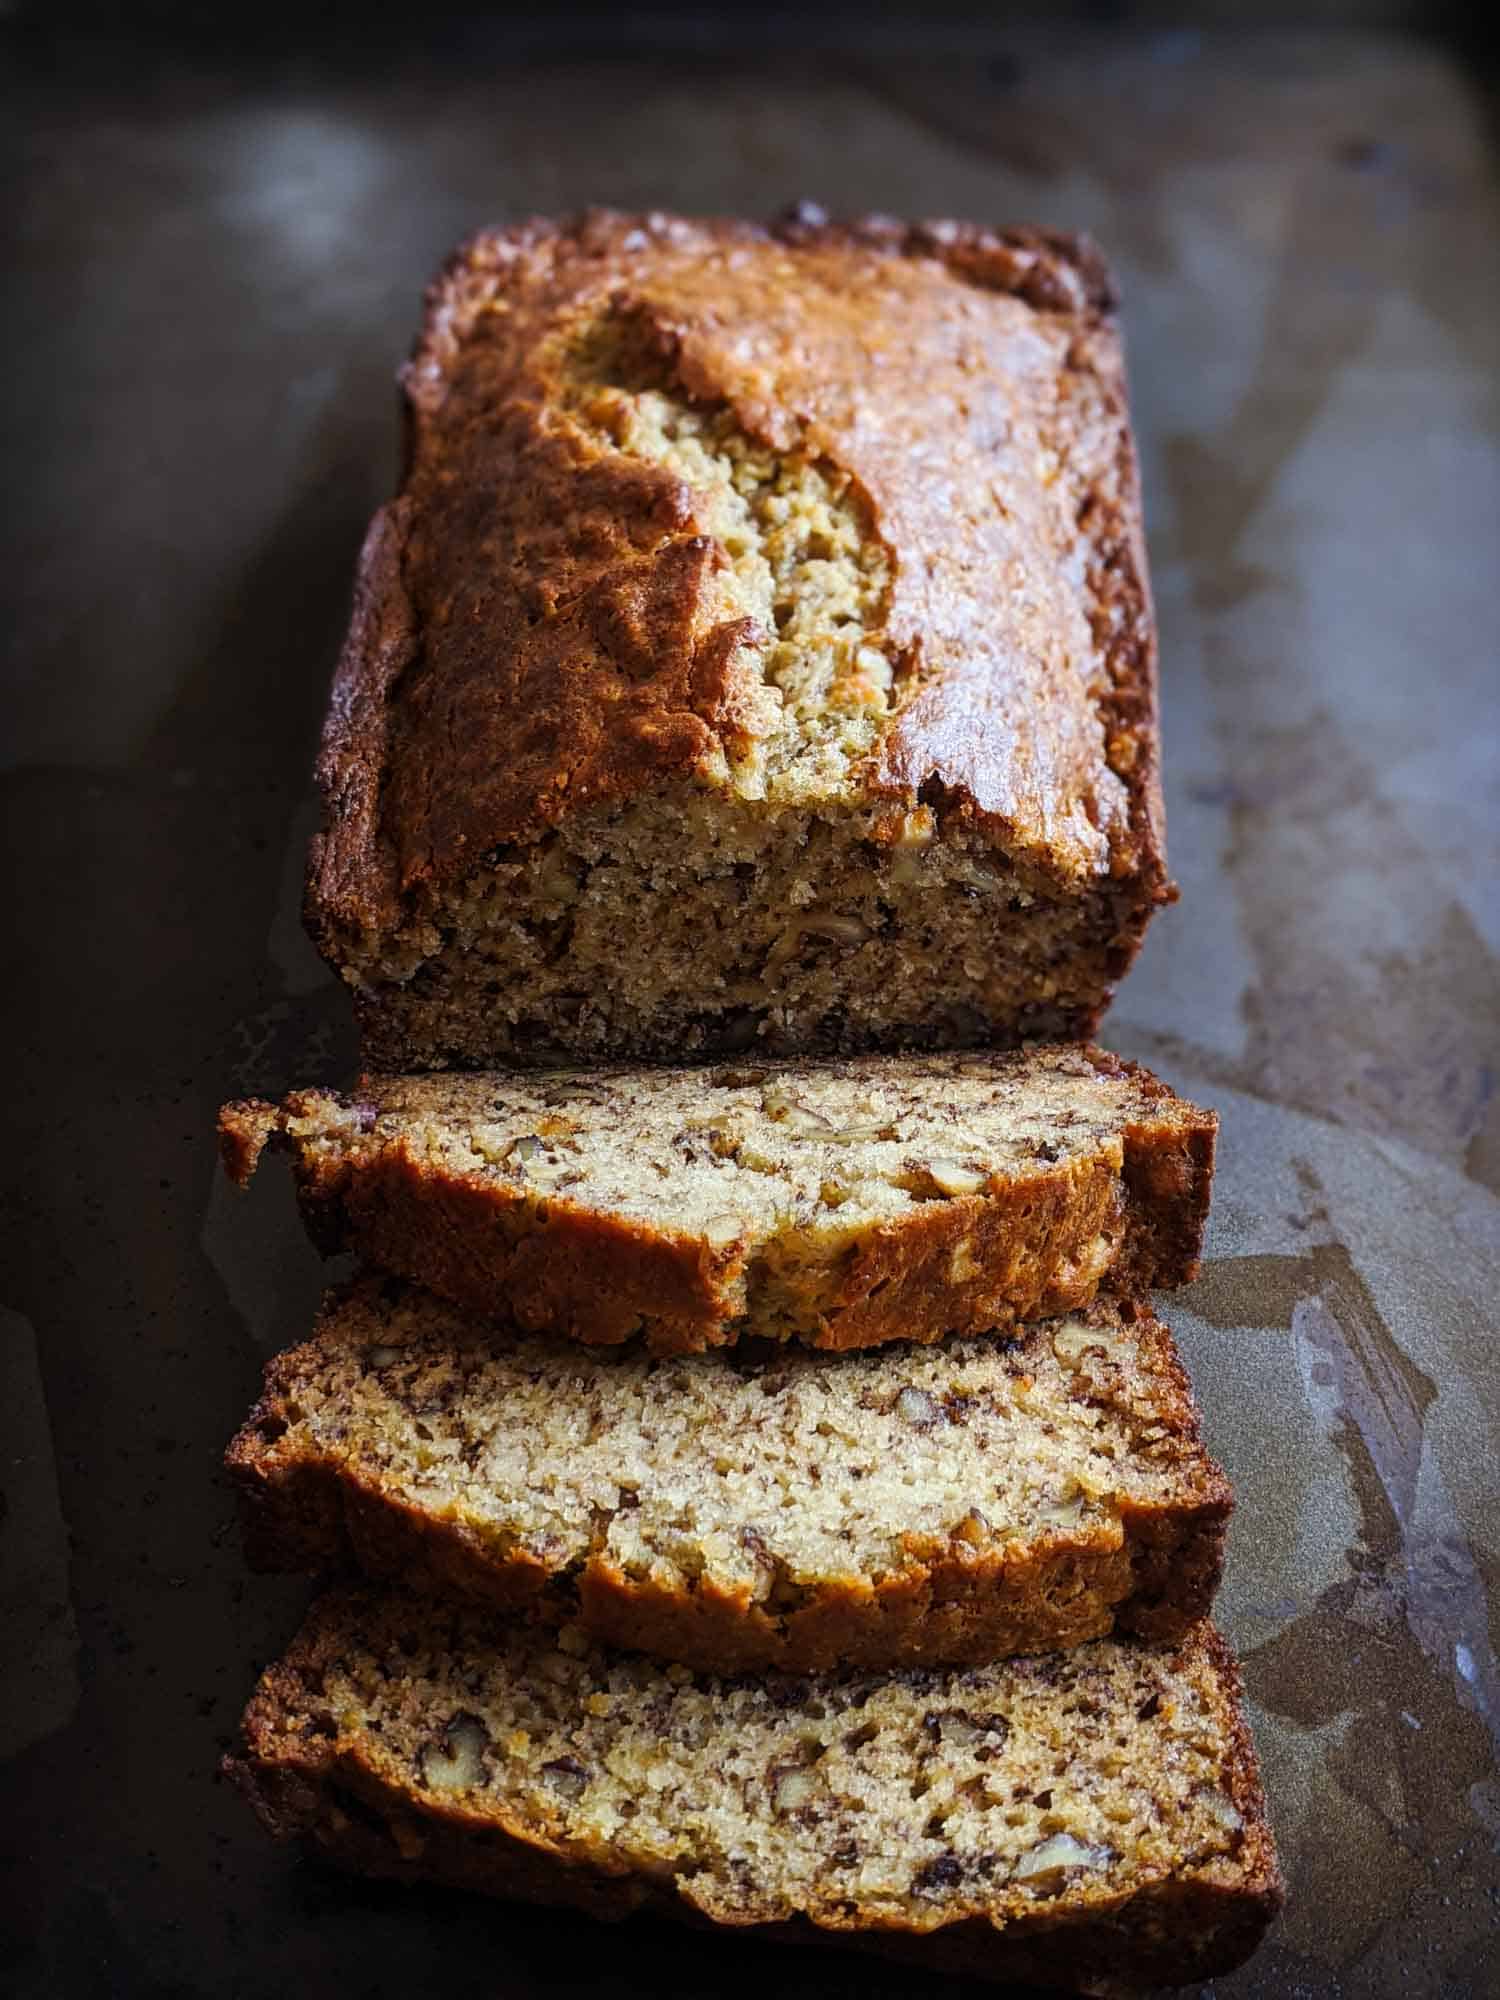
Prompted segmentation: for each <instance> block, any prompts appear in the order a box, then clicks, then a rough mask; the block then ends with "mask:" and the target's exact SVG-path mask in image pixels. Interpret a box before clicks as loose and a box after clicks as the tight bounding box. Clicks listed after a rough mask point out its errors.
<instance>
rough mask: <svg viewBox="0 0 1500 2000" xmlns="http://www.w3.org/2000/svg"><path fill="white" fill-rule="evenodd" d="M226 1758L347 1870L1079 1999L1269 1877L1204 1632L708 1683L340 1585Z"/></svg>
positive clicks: (1243, 1734) (1191, 1969)
mask: <svg viewBox="0 0 1500 2000" xmlns="http://www.w3.org/2000/svg"><path fill="white" fill-rule="evenodd" d="M228 1769H229V1771H230V1773H231V1775H232V1776H233V1777H234V1778H235V1779H236V1781H237V1782H238V1783H239V1784H240V1785H241V1786H242V1787H243V1789H244V1790H245V1792H246V1793H247V1794H248V1796H249V1798H250V1799H251V1801H252V1803H253V1804H254V1806H255V1808H256V1810H257V1812H258V1813H259V1815H260V1817H261V1819H262V1820H263V1821H264V1823H265V1824H266V1825H267V1827H268V1828H269V1829H270V1830H271V1831H272V1832H273V1833H275V1834H277V1835H280V1836H295V1835H300V1836H303V1837H305V1838H307V1839H309V1840H310V1841H311V1842H312V1843H313V1845H314V1846H315V1847H316V1848H317V1849H319V1850H321V1851H322V1852H323V1853H324V1854H326V1855H328V1856H329V1857H330V1858H332V1859H334V1860H337V1861H340V1862H343V1863H345V1864H346V1865H350V1866H353V1867H356V1868H359V1869H361V1870H362V1871H365V1872H367V1873H371V1874H376V1875H386V1876H392V1877H396V1878H398V1879H405V1880H417V1879H426V1880H434V1881H440V1882H447V1883H453V1884H456V1885H459V1886H462V1887H466V1888H473V1889H480V1890H485V1891H488V1892H489V1893H491V1894H495V1895H501V1896H514V1897H523V1898H526V1899H529V1900H533V1901H539V1902H546V1903H562V1904H568V1905H572V1906H575V1907H578V1908H582V1909H585V1910H589V1911H591V1912H593V1913H594V1914H596V1915H600V1916H604V1917H621V1916H625V1915H627V1914H629V1913H630V1912H631V1911H634V1910H638V1909H648V1910H655V1911H659V1912H662V1913H666V1914H675V1915H679V1916H683V1917H686V1918H688V1919H690V1920H694V1921H697V1922H700V1923H701V1922H708V1923H712V1924H722V1925H727V1926H732V1927H733V1928H734V1929H735V1931H736V1933H737V1934H739V1935H744V1934H745V1933H746V1932H747V1931H761V1932H762V1933H764V1934H768V1935H771V1936H791V1937H796V1936H799V1935H800V1936H813V1935H823V1936H826V1937H828V1938H830V1939H831V1940H834V1941H839V1942H844V1943H850V1944H858V1943H861V1942H863V1943H865V1944H866V1945H867V1946H874V1947H877V1948H881V1949H886V1950H894V1951H896V1952H898V1953H900V1954H902V1955H909V1956H910V1957H911V1958H912V1959H914V1960H915V1961H918V1962H920V1963H924V1964H926V1965H929V1966H931V1967H933V1968H934V1969H936V1968H940V1967H945V1968H952V1969H955V1970H965V1971H969V1972H972V1973H977V1974H980V1975H983V1976H987V1977H989V1978H993V1979H1026V1980H1031V1981H1034V1982H1036V1983H1039V1984H1042V1985H1046V1986H1052V1987H1063V1988H1066V1989H1069V1990H1072V1991H1081V1992H1087V1993H1096V1994H1115V1993H1125V1992H1130V1991H1133V1990H1135V1989H1137V1988H1139V1987H1141V1986H1151V1985H1159V1984H1174V1983H1186V1982H1188V1981H1194V1980H1201V1979H1205V1978H1209V1977H1211V1976H1213V1975H1214V1974H1217V1973H1221V1972H1225V1971H1228V1970H1229V1969H1230V1968H1231V1967H1232V1966H1234V1965H1236V1964H1238V1963H1239V1962H1240V1960H1242V1959H1243V1958H1244V1957H1245V1956H1246V1955H1247V1954H1248V1953H1249V1952H1250V1951H1251V1950H1252V1949H1253V1948H1254V1946H1255V1944H1256V1943H1257V1942H1258V1941H1259V1938H1260V1936H1261V1934H1262V1932H1263V1931H1264V1929H1265V1927H1266V1924H1267V1923H1268V1921H1269V1920H1270V1918H1271V1916H1272V1915H1273V1914H1274V1911H1275V1909H1276V1907H1277V1906H1278V1903H1279V1901H1280V1894H1281V1889H1280V1880H1279V1875H1278V1871H1277V1864H1276V1857H1275V1851H1274V1848H1273V1846H1272V1842H1271V1836H1270V1832H1269V1829H1268V1827H1267V1825H1266V1820H1265V1811H1264V1801H1263V1798H1262V1795H1261V1790H1260V1782H1259V1777H1258V1774H1257V1771H1256V1765H1255V1756H1254V1751H1253V1748H1252V1746H1251V1742H1250V1737H1249V1734H1248V1731H1247V1730H1246V1728H1245V1724H1244V1720H1243V1717H1242V1715H1241V1712H1240V1706H1239V1684H1238V1677H1237V1674H1236V1671H1235V1668H1234V1665H1233V1662H1232V1661H1231V1659H1230V1657H1229V1655H1228V1653H1227V1651H1226V1649H1225V1647H1224V1645H1223V1642H1222V1640H1220V1638H1219V1637H1218V1635H1217V1634H1216V1633H1215V1632H1214V1631H1213V1630H1212V1628H1211V1627H1210V1626H1208V1625H1199V1626H1197V1627H1195V1628H1194V1629H1193V1631H1192V1632H1191V1633H1189V1634H1188V1636H1187V1637H1186V1638H1185V1639H1184V1640H1183V1642H1182V1643H1181V1645H1180V1646H1179V1647H1177V1648H1176V1649H1173V1650H1160V1649H1152V1648H1147V1647H1143V1646H1139V1645H1133V1644H1128V1643H1121V1642H1117V1641H1109V1640H1101V1641H1096V1642H1095V1643H1094V1644H1092V1645H1090V1646H1085V1647H1082V1648H1079V1649H1078V1650H1076V1651H1074V1652H1071V1653H1063V1654H1054V1655H1051V1656H1048V1657H1045V1658H1040V1659H1027V1660H1015V1661H1008V1662H1004V1663H1002V1664H1000V1665H996V1666H988V1667H978V1668H969V1669H964V1670H954V1671H948V1672H935V1671H914V1672H908V1673H902V1674H898V1675H893V1676H889V1677H879V1676H860V1675H847V1674H845V1675H839V1676H814V1677H811V1678H794V1677H773V1678H772V1679H771V1680H769V1681H750V1680H743V1679H729V1680H724V1679H719V1680H714V1679H708V1678H700V1677H697V1676H694V1675H693V1674H691V1673H689V1672H688V1671H687V1670H686V1669H684V1668H680V1667H678V1668H662V1667H659V1666H654V1665H652V1664H650V1663H649V1662H646V1661H643V1660H640V1659H634V1658H629V1657H626V1656H623V1655H619V1654H610V1653H604V1652H600V1651H599V1650H597V1649H595V1648H593V1647H591V1646H590V1645H589V1644H588V1643H587V1641H586V1640H584V1639H582V1638H581V1637H579V1636H578V1635H576V1634H574V1633H564V1634H563V1635H562V1636H561V1639H560V1641H554V1640H553V1639H552V1638H551V1637H549V1636H547V1635H544V1634H538V1633H535V1632H530V1631H527V1630H524V1629H518V1628H516V1627H514V1626H497V1625H495V1624H494V1623H493V1622H491V1621H488V1620H486V1619H484V1618H482V1617H480V1616H479V1615H477V1614H473V1613H470V1612H467V1611H464V1610H461V1609H457V1608H445V1607H440V1606H436V1605H433V1604H431V1603H428V1602H423V1601H418V1600H411V1599H403V1598H398V1597H391V1598H381V1597H378V1596H376V1595H374V1594H371V1593H366V1592H360V1591H356V1592H351V1593H347V1594H340V1595H337V1596H333V1597H330V1598H327V1599H325V1600H324V1601H323V1602H322V1603H321V1604H320V1605H319V1606H317V1607H315V1608H314V1611H313V1613H312V1615H311V1617H310V1618H309V1620H308V1623H307V1625H306V1626H305V1627H304V1629H303V1631H302V1633H301V1634H300V1636H299V1637H298V1639H297V1641H296V1642H295V1644H294V1645H293V1647H292V1649H291V1651H290V1653H289V1654H288V1655H287V1657H286V1658H285V1660H283V1661H282V1662H281V1663H280V1664H279V1665H277V1666H273V1667H272V1668H270V1669H269V1671H268V1672H267V1673H266V1674H265V1676H264V1677H263V1679H262V1681H261V1683H260V1687H259V1689H258V1691H257V1693H256V1695H255V1696H254V1698H253V1699H252V1701H251V1703H250V1706H249V1708H248V1710H247V1712H246V1716H245V1723H244V1752H243V1755H242V1756H241V1757H239V1758H237V1759H233V1760H231V1761H230V1763H229V1765H228Z"/></svg>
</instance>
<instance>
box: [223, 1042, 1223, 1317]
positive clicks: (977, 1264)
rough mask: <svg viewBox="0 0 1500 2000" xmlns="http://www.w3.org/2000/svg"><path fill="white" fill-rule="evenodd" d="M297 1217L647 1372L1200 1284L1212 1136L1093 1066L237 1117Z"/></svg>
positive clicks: (507, 1085) (708, 1077) (230, 1148)
mask: <svg viewBox="0 0 1500 2000" xmlns="http://www.w3.org/2000/svg"><path fill="white" fill-rule="evenodd" d="M220 1127H221V1135H222V1140H223V1148H224V1157H225V1161H226V1164H227V1165H228V1168H229V1171H230V1172H231V1174H232V1175H233V1176H234V1177H235V1178H236V1179H237V1180H240V1181H242V1182H243V1181H244V1180H246V1179H247V1178H248V1177H249V1175H250V1174H251V1173H252V1172H253V1171H254V1167H255V1164H256V1161H257V1159H258V1158H259V1156H260V1152H261V1148H262V1146H263V1145H264V1143H265V1141H266V1139H267V1138H268V1137H269V1136H272V1135H274V1136H275V1137H276V1138H277V1139H278V1140H279V1141H280V1142H281V1143H283V1144H285V1145H287V1146H289V1147H290V1148H291V1150H292V1153H293V1157H294V1164H295V1171H296V1177H297V1183H298V1188H299V1192H300V1196H301V1202H302V1207H303V1212H304V1214H305V1216H306V1217H307V1219H308V1221H309V1224H310V1226H311V1228H312V1230H313V1233H314V1235H315V1236H316V1237H317V1239H318V1240H319V1241H320V1242H322V1243H323V1244H324V1246H325V1247H327V1248H330V1249H337V1248H344V1247H350V1248H353V1249H356V1250H358V1251H360V1252H361V1253H362V1254H363V1255H364V1256H366V1257H368V1258H369V1259H370V1260H371V1261H372V1262H374V1263H376V1264H378V1265H380V1266H381V1267H383V1268H384V1269H387V1270H394V1271H399V1272H400V1273H402V1274H403V1275H405V1276H407V1277H412V1278H416V1279H418V1280H419V1281H420V1282H421V1283H423V1284H426V1285H429V1286H431V1287H432V1289H433V1290H435V1291H438V1292H441V1293H442V1294H443V1295H444V1296H445V1297H448V1298H451V1299H455V1300H458V1301H460V1302H462V1303H465V1304H468V1305H472V1306H476V1307H478V1308H479V1309H480V1310H481V1311H501V1310H503V1311H505V1312H507V1313H509V1314H511V1315H512V1316H514V1317H515V1318H516V1319H518V1320H519V1321H520V1323H521V1324H522V1325H525V1326H530V1327H536V1328H548V1329H551V1330H554V1331H557V1332H561V1333H567V1334H571V1335H572V1336H574V1337H575V1338H576V1339H580V1340H586V1341H591V1342H613V1341H620V1340H624V1339H627V1338H629V1337H630V1336H631V1335H634V1334H637V1333H641V1334H643V1335H644V1337H645V1339H646V1341H647V1342H648V1344H649V1345H650V1346H651V1347H652V1348H653V1349H655V1350H656V1351H657V1352H667V1351H673V1350H678V1351H686V1350H692V1349H697V1348H703V1347H711V1346H718V1345H722V1344H725V1343H731V1342H734V1341H736V1340H739V1339H740V1338H742V1337H744V1336H747V1335H764V1336H767V1337H769V1338H772V1339H785V1338H786V1337H788V1336H795V1337H796V1338H798V1339H800V1340H803V1341H807V1342H810V1343H811V1344H813V1345H814V1346H819V1347H866V1346H873V1345H875V1344H877V1343H879V1342H881V1341H885V1340H893V1339H903V1340H933V1339H936V1338H938V1337H939V1336H941V1335H943V1334H945V1333H948V1332H965V1333H972V1332H983V1331H987V1330H989V1329H991V1328H994V1327H1003V1326H1007V1325H1009V1324H1011V1323H1012V1322H1013V1321H1015V1320H1016V1319H1018V1318H1021V1319H1026V1318H1035V1317H1039V1316H1043V1315H1046V1314H1049V1313H1059V1312H1068V1311H1072V1310H1074V1309H1075V1308H1077V1307H1079V1306H1082V1305H1085V1304H1087V1302H1088V1301H1089V1299H1091V1298H1092V1297H1093V1296H1094V1294H1095V1292H1096V1291H1098V1290H1099V1289H1100V1288H1101V1287H1102V1288H1104V1289H1106V1290H1108V1291H1111V1292H1120V1293H1124V1294H1126V1295H1130V1294H1139V1293H1141V1292H1143V1291H1145V1290H1146V1289H1148V1288H1149V1287H1152V1286H1170V1285H1177V1284H1181V1283H1183V1282H1184V1281H1185V1280H1186V1279H1188V1278H1191V1277H1192V1276H1193V1274H1194V1272H1195V1270H1196V1269H1197V1258H1198V1248H1199V1243H1200V1241H1201V1238H1202V1233H1203V1224H1204V1218H1205V1215H1206V1213H1207V1209H1208V1197H1209V1186H1210V1182H1211V1179H1212V1175H1213V1152H1214V1134H1215V1130H1216V1120H1215V1118H1214V1115H1213V1113H1212V1112H1208V1111H1200V1110H1199V1109H1198V1108H1197V1107H1196V1106H1194V1105H1191V1104H1186V1103H1184V1102H1183V1101H1182V1099H1180V1098H1177V1097H1174V1096H1173V1095H1172V1093H1171V1092H1170V1091H1169V1090H1168V1089H1167V1088H1166V1087H1165V1085H1163V1084H1161V1083H1158V1082H1157V1080H1156V1079H1155V1078H1154V1077H1153V1076H1151V1075H1150V1074H1148V1072H1146V1071H1145V1070H1142V1069H1139V1068H1137V1067H1136V1066H1135V1065H1133V1064H1131V1063H1126V1062H1122V1061H1120V1060H1119V1058H1118V1057H1115V1056H1111V1055H1108V1054H1106V1053H1105V1052H1104V1051H1103V1050H1098V1049H1088V1048H1043V1049H1036V1050H1032V1051H1030V1052H1028V1053H1026V1054H1021V1055H1011V1056H993V1055H981V1054H965V1055H958V1056H955V1055H943V1056H927V1057H916V1056H913V1057H905V1058H901V1057H897V1058H892V1057H869V1058H864V1059H862V1060H858V1061H854V1062H844V1063H806V1064H792V1065H781V1066H778V1067H776V1068H756V1067H754V1066H747V1065H745V1064H744V1063H743V1062H742V1063H741V1064H739V1065H738V1066H731V1067H727V1068H726V1067H720V1068H708V1069H696V1070H667V1069H651V1068H646V1069H640V1070H623V1071H622V1070H615V1071H601V1072H592V1073H589V1074H567V1073H565V1074H559V1075H547V1076H542V1077H534V1076H530V1075H527V1074H519V1075H518V1074H515V1073H512V1074H509V1075H505V1074H498V1073H496V1074H484V1075H467V1076H451V1075H450V1076H426V1077H414V1078H413V1077H373V1078H370V1079H368V1080H367V1081H366V1082H365V1084H364V1085H363V1087H362V1088H361V1089H360V1090H359V1091H358V1092H357V1093H356V1094H355V1095H354V1096H353V1097H352V1098H342V1097H339V1096H337V1095H335V1094H334V1093H332V1092H330V1091H323V1090H304V1091H298V1092H295V1093H294V1094H293V1095H292V1096H291V1097H289V1098H288V1099H287V1101H286V1103H285V1104H284V1105H282V1106H281V1107H280V1108H279V1109H277V1108H275V1107H273V1106H271V1105H268V1104H259V1103H244V1104H231V1105H229V1106H227V1107H226V1108H225V1110H224V1111H223V1113H222V1114H221V1121H220Z"/></svg>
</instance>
